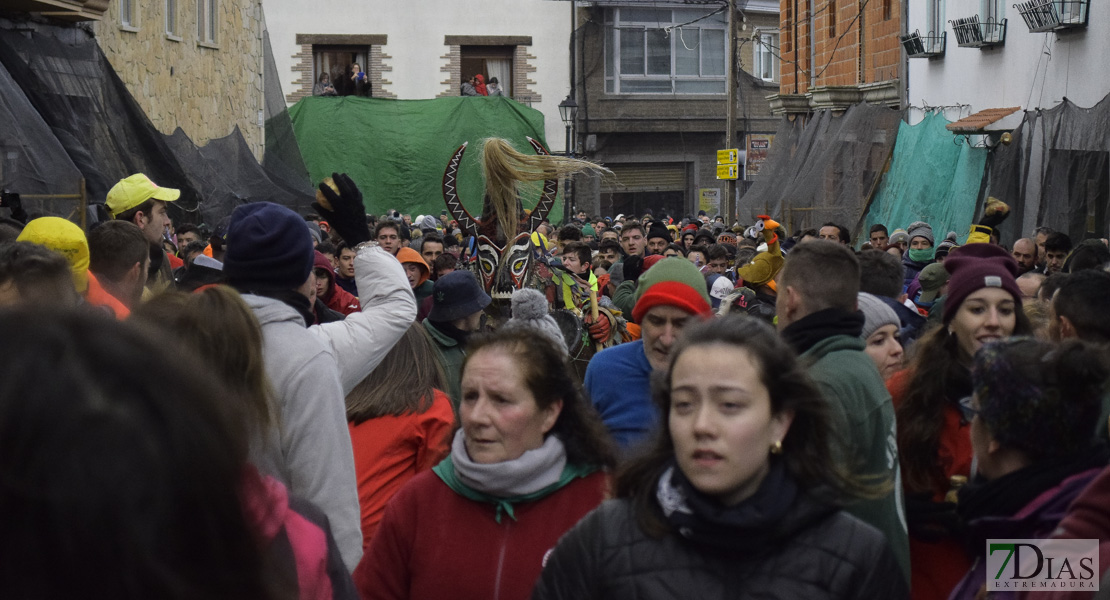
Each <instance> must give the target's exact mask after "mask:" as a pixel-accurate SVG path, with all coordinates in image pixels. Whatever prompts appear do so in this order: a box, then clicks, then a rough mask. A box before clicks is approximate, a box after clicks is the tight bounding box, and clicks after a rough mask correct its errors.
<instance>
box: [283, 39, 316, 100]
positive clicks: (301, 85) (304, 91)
mask: <svg viewBox="0 0 1110 600" xmlns="http://www.w3.org/2000/svg"><path fill="white" fill-rule="evenodd" d="M299 47H300V49H301V50H300V52H297V53H296V54H294V55H293V60H294V62H293V68H292V69H290V70H291V71H293V79H292V80H291V81H290V82H289V83H290V84H291V85H295V86H297V87H296V88H294V89H293V93H291V94H286V95H285V101H286V102H296V101H297V100H300V99H301V98H304V97H305V96H311V95H312V84H313V81H312V44H301V45H300V46H299Z"/></svg>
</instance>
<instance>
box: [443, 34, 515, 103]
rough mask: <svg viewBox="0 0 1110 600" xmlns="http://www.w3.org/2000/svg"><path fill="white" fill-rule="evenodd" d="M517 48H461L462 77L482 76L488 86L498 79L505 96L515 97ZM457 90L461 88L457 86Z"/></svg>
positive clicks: (498, 85)
mask: <svg viewBox="0 0 1110 600" xmlns="http://www.w3.org/2000/svg"><path fill="white" fill-rule="evenodd" d="M515 50H516V47H515V46H460V47H459V55H460V64H461V66H462V76H463V77H464V78H469V77H470V76H472V75H479V74H480V75H481V76H482V78H483V79H485V82H486V84H487V85H488V84H489V82H490V80H491V79H497V88H498V89H499V90H501V91H502V92H503V93H504V94H505V96H509V97H511V96H512V95H513V52H514V51H515ZM455 87H456V88H458V87H459V86H458V85H456V86H455Z"/></svg>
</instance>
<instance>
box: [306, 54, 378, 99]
mask: <svg viewBox="0 0 1110 600" xmlns="http://www.w3.org/2000/svg"><path fill="white" fill-rule="evenodd" d="M369 58H370V48H369V47H368V46H362V45H359V46H317V45H314V46H312V72H313V73H315V77H314V78H313V81H314V82H319V81H320V76H321V75H322V74H324V73H327V75H328V79H329V81H330V82H331V84H332V87H334V88H335V93H336V94H337V95H339V96H356V95H358V96H370V95H371V87H370V86H371V83H370V79H369V77H370V76H369V70H370V62H369V61H368V60H367V59H369ZM355 65H358V66H359V69H360V71H361V72H362V73H364V75H363V78H362V80H359V79H358V77H357V76H358V73H356V72H355V71H354V66H355Z"/></svg>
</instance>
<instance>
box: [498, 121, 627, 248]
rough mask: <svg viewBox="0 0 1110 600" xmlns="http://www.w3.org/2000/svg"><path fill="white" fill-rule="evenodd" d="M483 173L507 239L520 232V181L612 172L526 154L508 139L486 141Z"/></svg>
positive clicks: (583, 163) (581, 162) (585, 163)
mask: <svg viewBox="0 0 1110 600" xmlns="http://www.w3.org/2000/svg"><path fill="white" fill-rule="evenodd" d="M482 170H483V174H484V175H485V178H486V197H488V198H489V201H490V204H491V206H492V208H493V210H494V211H495V213H496V214H497V219H498V223H499V225H500V226H501V231H502V232H503V233H504V234H505V237H506V238H510V239H511V238H512V237H513V235H515V234H516V233H517V222H518V220H519V219H520V216H521V215H520V213H519V211H518V210H517V208H516V207H517V206H518V205H520V190H519V182H522V181H525V182H538V181H545V180H548V179H556V178H563V177H567V176H569V175H573V174H575V173H584V172H587V171H588V172H593V173H608V174H612V171H610V170H609V169H606V168H605V167H603V166H601V165H599V164H596V163H592V162H590V161H588V160H581V159H577V158H567V157H565V156H553V155H541V154H523V153H521V152H519V151H518V150H517V149H516V148H513V146H512V144H510V143H509V141H508V140H505V139H502V138H486V139H485V140H483V145H482Z"/></svg>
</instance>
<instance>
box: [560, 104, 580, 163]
mask: <svg viewBox="0 0 1110 600" xmlns="http://www.w3.org/2000/svg"><path fill="white" fill-rule="evenodd" d="M577 116H578V103H577V102H575V101H574V98H571V97H570V96H569V95H568V96H567V97H566V99H565V100H563V101H562V102H560V103H559V118H561V119H562V120H563V125H565V126H566V128H567V145H566V155H567V156H574V149H573V147H572V146H571V145H570V128H571V127H573V126H574V119H575V118H576V117H577Z"/></svg>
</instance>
